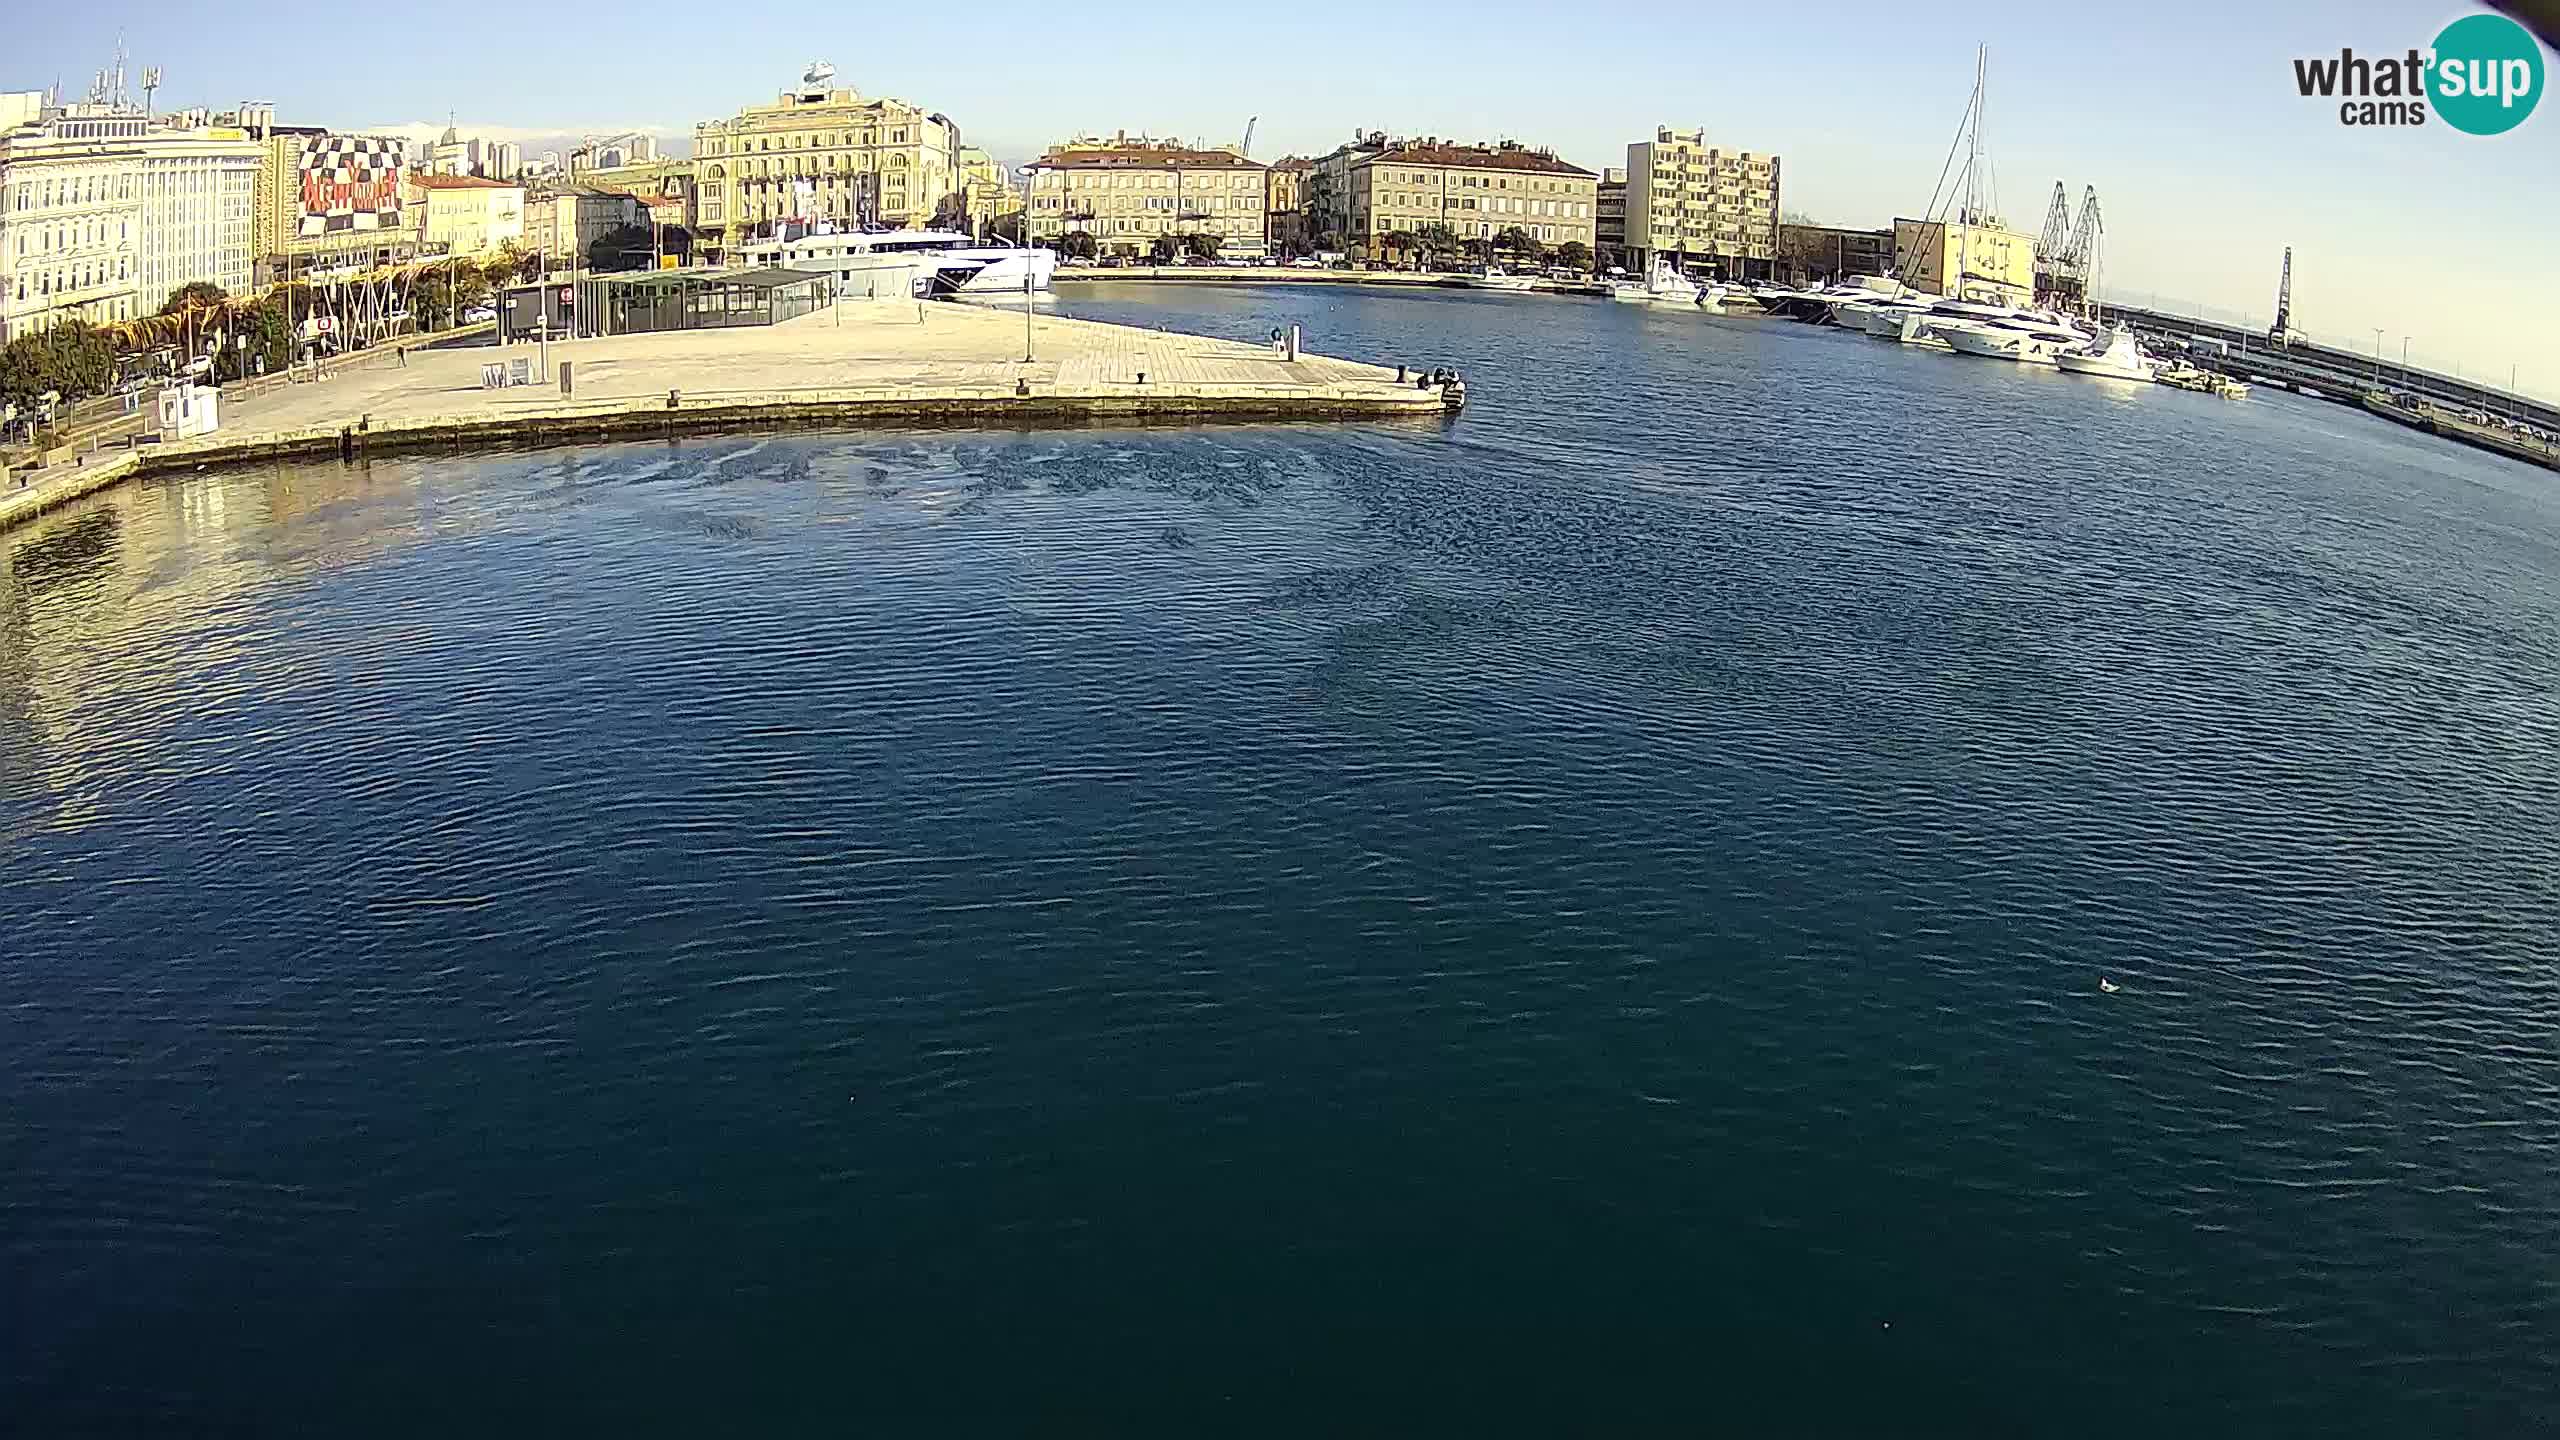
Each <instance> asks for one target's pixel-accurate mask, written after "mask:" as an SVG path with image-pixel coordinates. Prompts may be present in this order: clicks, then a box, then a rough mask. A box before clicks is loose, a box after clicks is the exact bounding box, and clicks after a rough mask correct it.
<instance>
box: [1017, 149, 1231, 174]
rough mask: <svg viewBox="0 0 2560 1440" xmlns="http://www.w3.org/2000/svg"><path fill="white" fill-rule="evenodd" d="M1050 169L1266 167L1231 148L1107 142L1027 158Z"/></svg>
mask: <svg viewBox="0 0 2560 1440" xmlns="http://www.w3.org/2000/svg"><path fill="white" fill-rule="evenodd" d="M1031 163H1032V164H1034V165H1045V166H1048V167H1050V168H1052V169H1064V168H1075V169H1102V168H1104V167H1106V166H1109V167H1118V168H1124V169H1145V168H1148V167H1150V166H1154V167H1159V168H1160V167H1164V166H1172V165H1179V166H1181V167H1182V168H1184V169H1186V170H1208V169H1214V168H1217V167H1219V166H1229V167H1240V168H1243V169H1248V170H1262V169H1267V168H1269V167H1267V166H1264V165H1261V164H1258V163H1256V162H1254V161H1251V160H1247V159H1245V158H1244V157H1243V156H1241V155H1238V154H1236V153H1235V152H1234V151H1232V150H1162V149H1158V148H1156V147H1154V146H1150V145H1129V146H1117V145H1115V146H1108V147H1105V148H1102V149H1094V150H1071V151H1066V152H1063V153H1062V152H1060V151H1056V150H1052V151H1050V152H1049V153H1048V154H1046V155H1043V156H1041V157H1040V158H1039V159H1037V160H1034V161H1032V162H1031Z"/></svg>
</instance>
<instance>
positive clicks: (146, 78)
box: [142, 65, 160, 119]
mask: <svg viewBox="0 0 2560 1440" xmlns="http://www.w3.org/2000/svg"><path fill="white" fill-rule="evenodd" d="M159 88H160V67H159V66H157V65H150V66H145V67H144V68H143V71H142V113H143V116H144V117H145V118H146V119H147V118H149V116H150V114H151V96H152V93H153V92H154V91H156V90H158V89H159Z"/></svg>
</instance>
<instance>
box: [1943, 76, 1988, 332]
mask: <svg viewBox="0 0 2560 1440" xmlns="http://www.w3.org/2000/svg"><path fill="white" fill-rule="evenodd" d="M1989 52H1990V47H1989V46H1987V45H1977V46H1975V47H1974V48H1973V125H1972V126H1971V128H1969V129H1968V130H1967V131H1966V132H1965V149H1964V206H1963V208H1962V209H1960V210H1958V211H1957V212H1956V282H1955V284H1954V285H1953V286H1952V287H1950V289H1949V292H1948V293H1950V294H1952V295H1954V296H1955V297H1956V298H1957V299H1959V300H1961V299H1963V298H1964V282H1965V277H1966V276H1967V275H1970V274H1971V273H1973V216H1974V212H1975V211H1976V210H1978V209H1980V208H1981V205H1982V102H1983V100H1984V99H1985V98H1986V97H1985V96H1984V95H1983V93H1982V92H1983V83H1982V82H1983V65H1984V57H1985V56H1986V55H1988V54H1989Z"/></svg>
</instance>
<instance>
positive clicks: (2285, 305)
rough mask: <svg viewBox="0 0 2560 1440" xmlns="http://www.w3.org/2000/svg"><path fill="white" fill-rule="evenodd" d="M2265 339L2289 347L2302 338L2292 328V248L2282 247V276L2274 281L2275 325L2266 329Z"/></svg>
mask: <svg viewBox="0 0 2560 1440" xmlns="http://www.w3.org/2000/svg"><path fill="white" fill-rule="evenodd" d="M2267 338H2268V339H2269V340H2271V341H2274V342H2275V343H2276V344H2278V345H2285V346H2290V345H2292V344H2294V343H2295V342H2297V341H2299V340H2301V339H2302V338H2303V335H2302V332H2301V331H2299V330H2296V329H2294V328H2293V247H2292V246H2290V245H2287V246H2286V247H2284V275H2283V278H2281V279H2279V280H2277V281H2276V323H2274V324H2273V325H2270V326H2268V327H2267Z"/></svg>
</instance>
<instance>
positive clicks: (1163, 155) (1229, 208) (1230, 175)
mask: <svg viewBox="0 0 2560 1440" xmlns="http://www.w3.org/2000/svg"><path fill="white" fill-rule="evenodd" d="M1030 169H1031V184H1030V204H1031V208H1030V210H1029V211H1028V229H1029V235H1030V241H1031V243H1032V244H1034V245H1049V246H1056V245H1058V244H1061V243H1063V241H1064V237H1065V236H1067V235H1069V234H1073V233H1079V232H1081V233H1084V234H1088V235H1091V236H1092V237H1093V240H1094V247H1095V249H1096V251H1097V252H1098V253H1101V254H1105V255H1123V256H1130V257H1142V256H1145V255H1147V254H1149V253H1150V252H1151V251H1152V250H1153V249H1154V248H1155V243H1156V240H1157V238H1158V237H1160V236H1170V237H1175V238H1177V239H1178V238H1179V237H1181V236H1185V235H1207V236H1214V237H1215V238H1216V239H1217V241H1218V256H1219V258H1221V259H1231V260H1232V259H1257V258H1260V257H1261V256H1262V255H1264V254H1266V253H1268V251H1269V246H1270V236H1269V229H1268V226H1267V225H1266V224H1265V223H1264V220H1263V215H1264V206H1265V205H1266V203H1267V198H1268V186H1269V182H1268V181H1267V180H1266V179H1265V178H1264V176H1265V167H1263V166H1261V165H1258V164H1256V163H1254V162H1253V161H1251V160H1248V159H1246V158H1245V157H1244V154H1243V152H1242V151H1241V150H1239V149H1235V148H1214V149H1201V148H1196V147H1194V146H1190V145H1185V144H1183V143H1182V142H1181V141H1180V140H1155V139H1150V138H1147V137H1145V136H1137V137H1131V136H1129V135H1127V134H1119V135H1114V136H1112V137H1111V138H1110V139H1108V140H1105V139H1101V138H1099V137H1080V138H1078V139H1074V140H1070V141H1067V142H1065V143H1064V144H1060V145H1053V146H1051V147H1050V148H1049V152H1048V153H1047V154H1045V155H1043V156H1041V157H1040V158H1039V159H1038V160H1035V161H1033V162H1032V163H1031V166H1030Z"/></svg>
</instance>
